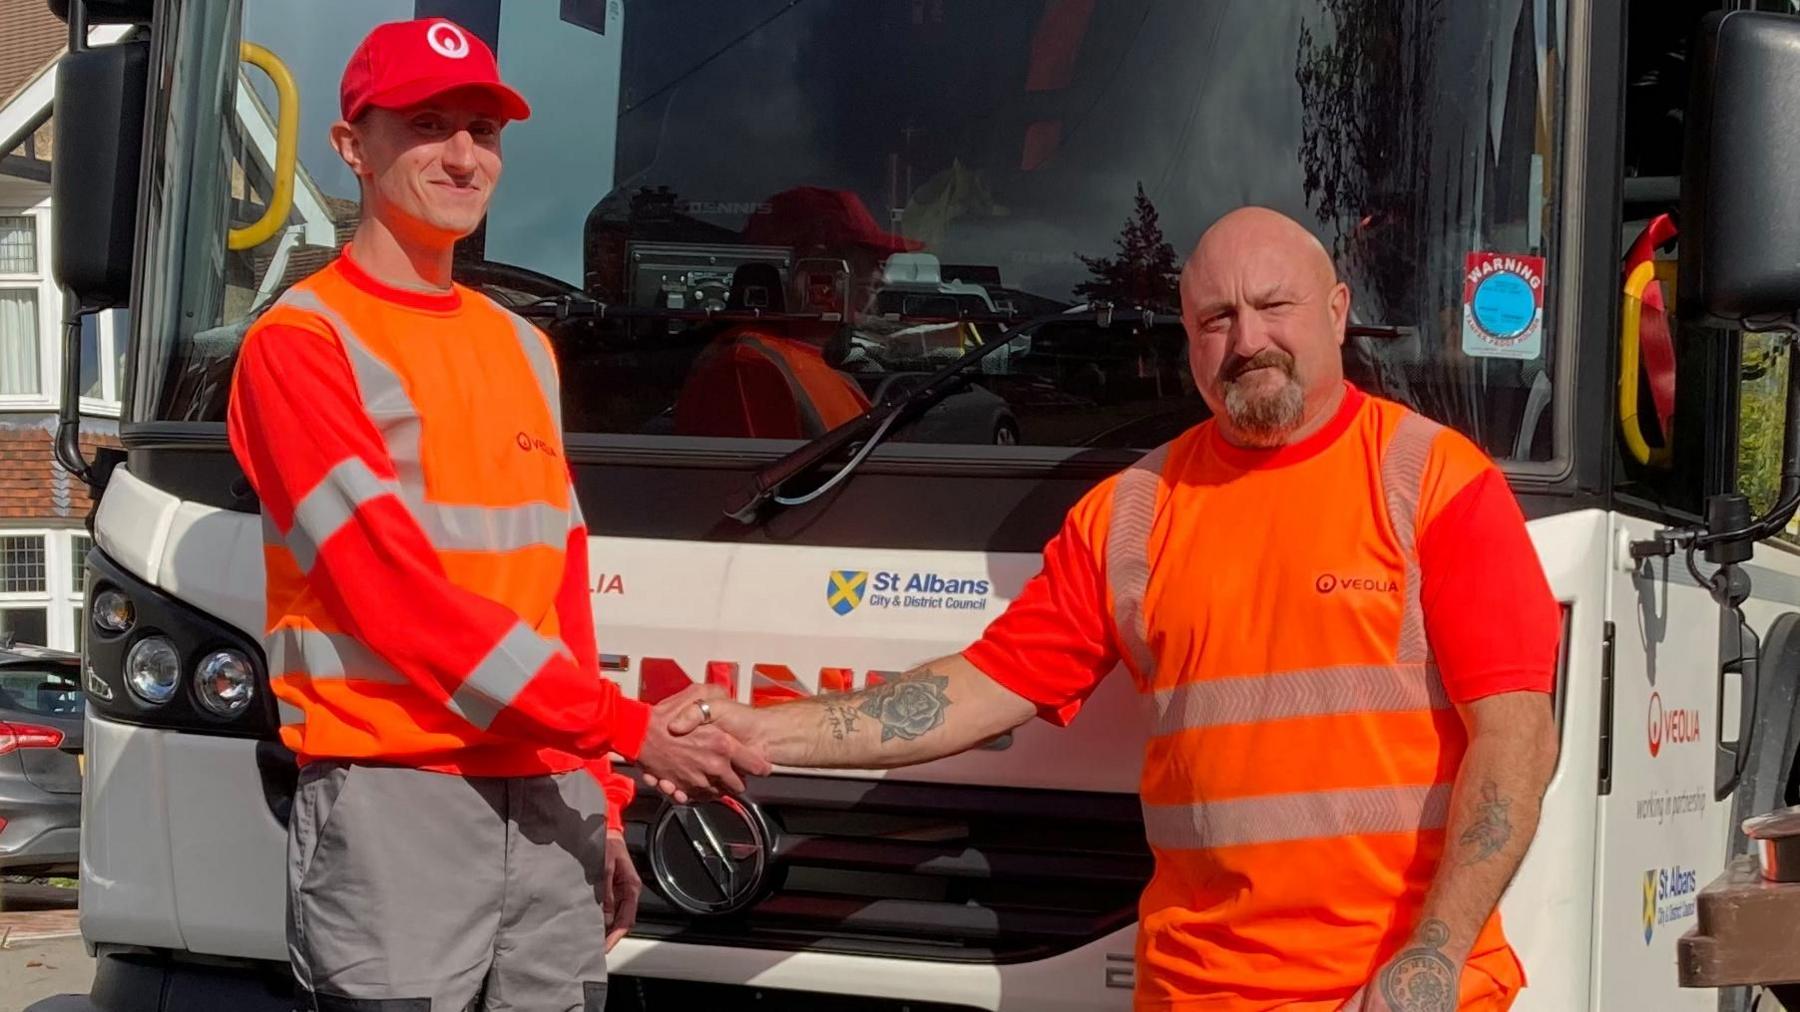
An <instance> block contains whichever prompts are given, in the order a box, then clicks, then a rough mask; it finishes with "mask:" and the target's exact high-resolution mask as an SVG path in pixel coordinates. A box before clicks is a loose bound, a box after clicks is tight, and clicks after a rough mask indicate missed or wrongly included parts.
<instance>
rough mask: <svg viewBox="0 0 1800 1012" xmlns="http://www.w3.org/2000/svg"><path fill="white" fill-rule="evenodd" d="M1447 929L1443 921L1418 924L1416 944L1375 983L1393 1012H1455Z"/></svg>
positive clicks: (1454, 982) (1454, 981)
mask: <svg viewBox="0 0 1800 1012" xmlns="http://www.w3.org/2000/svg"><path fill="white" fill-rule="evenodd" d="M1449 941H1450V928H1449V926H1447V925H1446V924H1444V922H1443V921H1440V920H1436V919H1433V920H1429V921H1426V922H1425V923H1424V924H1421V925H1419V938H1418V944H1417V945H1414V946H1413V947H1412V948H1410V949H1406V950H1405V951H1403V952H1401V953H1400V954H1399V955H1398V956H1395V957H1394V961H1393V962H1392V963H1390V964H1388V967H1387V969H1385V970H1383V971H1381V977H1380V979H1379V981H1378V982H1377V983H1378V984H1379V986H1380V988H1381V997H1382V1000H1383V1001H1386V1002H1387V1004H1388V1007H1389V1008H1392V1009H1393V1010H1394V1012H1455V1010H1456V1002H1457V991H1458V981H1457V977H1458V973H1457V968H1456V964H1455V963H1452V962H1451V961H1450V957H1448V956H1446V955H1444V953H1443V951H1442V950H1443V947H1444V946H1445V945H1446V944H1447V943H1448V942H1449Z"/></svg>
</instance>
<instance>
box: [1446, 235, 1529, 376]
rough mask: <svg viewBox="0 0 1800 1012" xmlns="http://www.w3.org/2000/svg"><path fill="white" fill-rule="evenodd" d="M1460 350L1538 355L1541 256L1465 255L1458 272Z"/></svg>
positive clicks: (1498, 355) (1480, 353)
mask: <svg viewBox="0 0 1800 1012" xmlns="http://www.w3.org/2000/svg"><path fill="white" fill-rule="evenodd" d="M1462 350H1463V354H1465V355H1470V356H1474V357H1476V358H1527V359H1529V358H1537V357H1538V356H1539V355H1541V354H1543V351H1544V258H1543V257H1534V256H1525V255H1521V254H1513V253H1470V254H1469V258H1468V267H1467V270H1465V271H1464V272H1463V340H1462Z"/></svg>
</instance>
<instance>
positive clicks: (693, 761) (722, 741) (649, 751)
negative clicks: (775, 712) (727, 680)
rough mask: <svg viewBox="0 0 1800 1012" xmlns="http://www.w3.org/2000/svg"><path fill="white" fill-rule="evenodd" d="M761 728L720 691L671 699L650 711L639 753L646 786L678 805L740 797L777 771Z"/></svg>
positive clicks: (706, 688) (698, 689)
mask: <svg viewBox="0 0 1800 1012" xmlns="http://www.w3.org/2000/svg"><path fill="white" fill-rule="evenodd" d="M758 723H759V722H758V721H757V719H756V712H755V711H754V710H752V709H751V708H750V707H748V706H744V705H742V704H740V703H736V702H733V701H732V699H731V697H730V696H729V695H727V694H726V692H725V690H724V689H722V688H719V687H718V686H716V685H696V686H693V687H691V688H688V689H684V690H682V691H681V692H678V693H676V694H675V695H673V696H670V697H669V698H668V699H665V700H663V701H662V702H660V703H658V704H656V706H655V707H654V708H653V709H652V710H651V711H650V727H649V730H648V731H647V732H646V733H645V735H644V745H643V747H642V748H641V749H640V750H639V752H638V764H639V765H640V766H641V767H642V768H643V771H644V773H643V776H644V784H645V786H648V787H654V788H656V789H658V790H660V791H662V792H663V793H664V794H666V795H668V796H669V797H670V798H673V799H674V800H675V802H676V803H677V804H687V803H688V802H690V801H704V800H707V799H710V798H713V797H716V796H718V795H719V794H723V793H741V792H742V791H743V790H744V780H743V778H744V777H746V776H767V775H768V774H769V772H770V770H772V769H773V768H774V767H773V765H772V764H771V762H770V760H769V754H768V752H769V750H768V744H767V742H765V741H763V740H760V738H759V732H760V731H761V730H762V729H761V728H759V727H758Z"/></svg>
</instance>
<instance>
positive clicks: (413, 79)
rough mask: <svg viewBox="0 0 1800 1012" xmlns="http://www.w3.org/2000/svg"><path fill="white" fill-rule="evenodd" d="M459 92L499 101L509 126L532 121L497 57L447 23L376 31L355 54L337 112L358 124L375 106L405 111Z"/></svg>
mask: <svg viewBox="0 0 1800 1012" xmlns="http://www.w3.org/2000/svg"><path fill="white" fill-rule="evenodd" d="M459 88H476V89H480V90H482V91H485V92H487V93H488V94H490V95H492V96H494V98H496V99H497V100H499V102H500V109H501V113H502V115H504V116H505V117H506V118H507V119H509V120H517V119H526V118H528V117H529V116H530V115H531V106H529V105H527V104H525V99H524V98H522V97H520V95H519V93H518V92H516V91H514V90H512V89H511V88H509V87H507V86H506V85H505V84H503V83H502V82H501V80H500V65H499V63H498V62H497V61H496V60H495V59H494V51H493V50H491V49H489V48H488V47H487V43H485V42H483V41H481V39H479V38H477V37H476V36H475V34H474V33H473V32H470V31H469V30H468V29H466V28H464V27H463V26H461V25H459V24H457V23H456V22H454V21H451V20H449V19H447V18H420V19H418V20H416V21H391V22H388V23H387V24H383V25H376V26H375V28H374V30H373V31H371V32H369V35H368V37H367V38H365V39H363V40H362V44H361V45H359V46H357V47H356V52H354V53H351V54H350V62H349V64H347V65H346V66H345V67H344V79H343V81H342V82H340V83H339V85H338V106H339V108H340V110H341V111H342V112H343V116H344V118H345V119H346V120H354V119H356V117H358V116H360V115H362V113H363V110H365V109H367V108H369V107H370V106H375V107H377V108H381V109H403V108H405V107H407V106H409V105H413V104H416V103H418V102H423V101H425V100H426V99H428V98H431V97H432V96H434V95H441V94H443V93H444V92H447V91H453V90H456V89H459Z"/></svg>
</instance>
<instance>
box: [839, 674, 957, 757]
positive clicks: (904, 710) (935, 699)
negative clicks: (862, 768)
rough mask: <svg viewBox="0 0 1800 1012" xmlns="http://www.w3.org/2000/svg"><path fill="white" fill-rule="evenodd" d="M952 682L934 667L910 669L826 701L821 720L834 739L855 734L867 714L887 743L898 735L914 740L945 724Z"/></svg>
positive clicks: (899, 737)
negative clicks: (910, 670)
mask: <svg viewBox="0 0 1800 1012" xmlns="http://www.w3.org/2000/svg"><path fill="white" fill-rule="evenodd" d="M949 682H950V679H948V678H945V677H944V676H942V675H937V674H934V673H933V672H932V671H931V669H930V668H925V669H922V670H919V671H913V672H908V673H907V674H904V675H901V676H900V677H899V678H898V679H896V680H894V681H892V682H884V683H882V684H880V685H876V686H873V687H871V688H868V689H864V690H863V691H861V692H857V693H853V694H851V695H848V696H840V697H837V698H835V699H830V700H822V701H821V702H822V705H823V707H824V716H823V718H822V719H821V723H822V724H823V725H824V729H825V731H826V732H827V733H828V734H830V735H831V738H832V740H833V741H839V742H841V741H844V740H846V739H848V738H851V737H853V736H854V735H855V734H856V731H857V727H858V726H859V725H858V722H859V721H861V720H862V719H863V718H865V717H867V718H870V719H873V720H874V721H875V722H876V724H877V725H879V726H880V728H881V741H882V743H883V744H885V743H887V742H890V741H893V740H894V739H896V738H898V739H901V740H902V741H912V740H913V739H915V738H918V737H919V736H920V735H924V734H928V733H930V732H931V731H934V730H936V729H937V728H939V727H941V726H943V723H944V713H945V711H946V710H948V709H949V708H950V697H949V695H948V694H947V693H946V692H945V687H946V686H947V685H948V684H949Z"/></svg>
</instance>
